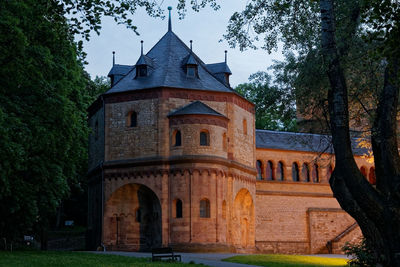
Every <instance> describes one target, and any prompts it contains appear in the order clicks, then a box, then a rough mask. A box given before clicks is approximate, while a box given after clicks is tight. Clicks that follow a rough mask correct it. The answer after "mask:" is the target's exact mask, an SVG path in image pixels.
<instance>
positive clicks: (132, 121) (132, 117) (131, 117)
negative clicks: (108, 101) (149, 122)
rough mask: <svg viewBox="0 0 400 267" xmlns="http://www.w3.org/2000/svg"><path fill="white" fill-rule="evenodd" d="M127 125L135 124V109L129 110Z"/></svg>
mask: <svg viewBox="0 0 400 267" xmlns="http://www.w3.org/2000/svg"><path fill="white" fill-rule="evenodd" d="M128 125H129V127H136V126H137V113H136V112H135V111H131V112H129V115H128Z"/></svg>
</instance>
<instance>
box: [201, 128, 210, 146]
mask: <svg viewBox="0 0 400 267" xmlns="http://www.w3.org/2000/svg"><path fill="white" fill-rule="evenodd" d="M200 145H201V146H209V145H210V138H209V134H208V132H207V131H201V132H200Z"/></svg>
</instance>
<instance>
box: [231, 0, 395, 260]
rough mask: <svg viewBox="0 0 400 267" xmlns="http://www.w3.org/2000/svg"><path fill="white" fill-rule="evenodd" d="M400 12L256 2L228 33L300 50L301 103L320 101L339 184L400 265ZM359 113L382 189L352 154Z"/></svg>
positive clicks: (371, 6)
mask: <svg viewBox="0 0 400 267" xmlns="http://www.w3.org/2000/svg"><path fill="white" fill-rule="evenodd" d="M399 11H400V4H399V3H398V1H377V0H358V1H341V0H338V1H333V0H320V1H305V0H295V1H277V0H270V1H262V0H252V1H249V2H248V4H247V5H246V8H245V9H244V10H243V11H242V12H236V13H235V14H233V16H232V17H231V20H230V24H229V26H228V31H227V34H226V35H225V37H226V38H227V40H228V41H229V43H230V44H231V45H232V46H239V48H240V49H246V48H255V47H256V46H261V47H262V48H264V49H266V50H267V51H271V50H272V49H274V48H276V47H277V46H278V44H279V43H282V44H283V46H284V48H285V49H287V50H289V49H290V50H293V51H295V53H296V54H295V55H296V56H294V57H293V56H291V57H290V58H289V59H290V60H288V61H287V62H286V63H283V66H282V67H283V68H282V69H285V70H287V71H288V72H289V73H291V74H292V75H291V76H292V77H293V78H294V79H291V80H290V81H291V84H292V85H293V86H294V88H295V89H296V97H297V100H298V103H299V102H300V103H301V102H304V101H308V103H310V104H311V105H312V106H314V105H315V104H319V105H320V107H321V109H322V112H321V113H317V114H318V116H321V115H322V114H324V115H325V116H326V117H325V118H326V121H327V125H328V128H329V129H330V132H331V134H332V144H333V147H334V151H335V160H336V165H335V170H334V171H333V173H332V176H331V179H330V184H331V188H332V190H333V192H334V195H335V197H336V198H337V199H338V201H339V203H340V205H341V206H342V208H343V209H344V210H346V211H347V212H349V214H350V215H351V216H353V217H354V218H355V219H356V221H357V222H358V224H359V226H360V227H361V230H362V232H363V234H364V236H365V237H366V239H367V245H368V246H370V247H371V248H372V250H373V251H374V253H375V254H374V257H375V260H376V262H377V263H379V264H382V265H384V266H400V258H399V256H398V255H400V236H399V233H400V229H399V225H400V194H399V189H400V178H399V177H400V175H399V172H400V158H399V154H398V144H397V133H396V132H397V120H396V119H397V108H398V94H399V84H400V79H399V77H400V76H399V71H400V68H399V55H400V47H399V46H398V44H399V41H400V27H399V26H400V18H399V16H400V12H399ZM302 96H304V97H302ZM355 105H358V106H357V107H355ZM298 106H299V105H298ZM300 106H301V105H300ZM357 112H362V113H363V114H364V115H366V116H368V118H369V119H368V120H365V121H361V122H359V123H358V124H359V125H358V127H357V125H350V126H352V127H354V128H358V129H360V128H361V130H362V131H365V130H367V132H368V133H369V136H370V138H371V143H372V150H373V156H374V163H375V170H376V182H377V184H376V187H373V186H372V185H370V184H369V183H368V182H367V181H366V179H365V178H364V177H363V175H362V174H361V172H360V170H359V169H358V167H357V165H356V163H355V161H354V157H353V154H352V150H351V145H350V143H351V139H350V131H351V130H352V129H351V127H350V126H349V124H350V123H354V118H356V117H354V115H355V114H357Z"/></svg>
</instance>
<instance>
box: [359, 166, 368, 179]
mask: <svg viewBox="0 0 400 267" xmlns="http://www.w3.org/2000/svg"><path fill="white" fill-rule="evenodd" d="M360 171H361V174H362V175H363V176H364V177H365V178H367V169H366V168H365V167H364V166H362V167H361V168H360Z"/></svg>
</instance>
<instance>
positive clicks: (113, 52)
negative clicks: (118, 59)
mask: <svg viewBox="0 0 400 267" xmlns="http://www.w3.org/2000/svg"><path fill="white" fill-rule="evenodd" d="M112 54H113V66H114V65H115V51H112Z"/></svg>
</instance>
